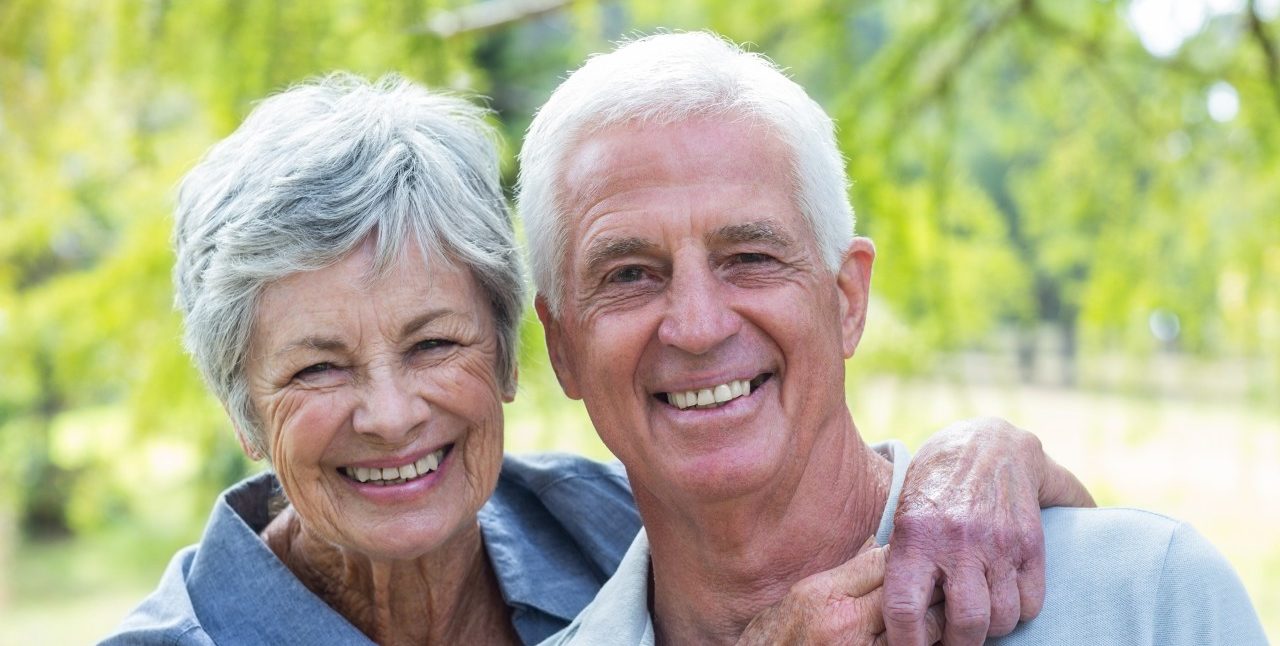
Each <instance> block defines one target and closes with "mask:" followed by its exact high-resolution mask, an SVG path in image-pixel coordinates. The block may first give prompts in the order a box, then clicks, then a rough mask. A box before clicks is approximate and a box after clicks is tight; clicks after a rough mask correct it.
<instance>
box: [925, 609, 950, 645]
mask: <svg viewBox="0 0 1280 646" xmlns="http://www.w3.org/2000/svg"><path fill="white" fill-rule="evenodd" d="M946 626H947V615H946V608H944V607H943V606H942V604H940V603H939V604H934V605H932V606H929V610H928V611H926V612H925V613H924V643H926V644H930V645H932V644H936V643H938V642H940V641H942V634H943V633H944V632H945V629H946Z"/></svg>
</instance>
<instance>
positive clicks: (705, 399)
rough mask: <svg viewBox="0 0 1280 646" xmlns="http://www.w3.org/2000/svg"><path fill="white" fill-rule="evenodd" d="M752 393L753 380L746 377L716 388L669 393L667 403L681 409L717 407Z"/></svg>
mask: <svg viewBox="0 0 1280 646" xmlns="http://www.w3.org/2000/svg"><path fill="white" fill-rule="evenodd" d="M750 394H751V382H750V381H749V380H746V379H738V380H735V381H730V382H729V383H727V384H720V385H719V386H715V387H714V388H703V389H701V390H689V391H686V392H679V393H677V392H672V393H667V403H668V404H671V405H672V406H675V407H676V408H679V409H681V410H683V409H686V408H715V407H717V406H722V405H724V403H725V402H729V401H732V400H735V399H737V398H739V397H743V396H746V395H750Z"/></svg>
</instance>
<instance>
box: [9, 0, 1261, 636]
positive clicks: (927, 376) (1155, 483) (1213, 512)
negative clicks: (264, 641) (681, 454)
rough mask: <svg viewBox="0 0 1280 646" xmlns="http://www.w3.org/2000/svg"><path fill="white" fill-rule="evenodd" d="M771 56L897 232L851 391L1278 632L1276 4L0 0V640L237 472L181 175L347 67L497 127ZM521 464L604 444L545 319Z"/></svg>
mask: <svg viewBox="0 0 1280 646" xmlns="http://www.w3.org/2000/svg"><path fill="white" fill-rule="evenodd" d="M659 27H665V28H669V29H697V28H710V29H713V30H716V31H718V32H720V33H722V34H725V35H727V36H728V37H730V38H732V39H734V40H737V41H748V42H750V43H752V44H753V45H752V47H753V48H754V49H756V50H757V51H761V52H764V53H766V54H768V55H769V56H770V57H772V58H773V59H774V60H776V61H777V62H778V63H779V64H781V65H783V66H784V67H786V68H788V69H789V70H790V73H791V74H792V75H793V76H794V77H795V78H796V80H797V81H799V82H800V83H801V84H802V85H803V86H804V87H806V88H807V89H808V90H809V92H810V93H811V94H812V95H813V96H814V97H815V98H816V99H817V100H818V101H819V102H821V103H822V104H823V105H824V106H825V107H826V109H827V110H828V112H830V113H831V115H832V116H833V117H835V118H836V120H837V121H838V122H839V126H840V132H839V137H840V142H841V146H842V148H843V151H844V154H845V156H846V157H847V159H848V166H849V171H850V176H851V177H852V179H853V186H852V188H851V191H852V196H853V202H854V205H855V208H856V210H857V213H858V216H859V217H858V229H859V231H860V232H861V233H863V234H865V235H869V236H871V237H872V238H873V239H874V240H875V241H876V243H877V246H878V249H879V257H878V259H877V263H876V270H875V277H874V281H873V282H874V303H873V309H872V311H871V318H870V322H869V329H868V332H867V334H866V335H865V336H864V341H863V345H862V347H861V348H860V349H859V352H858V355H857V356H856V357H855V358H854V360H853V361H851V362H850V363H849V376H850V379H849V398H850V402H851V404H852V406H853V409H854V415H855V419H856V420H857V421H858V424H859V427H860V429H861V430H862V432H863V433H864V435H866V436H868V437H869V438H870V439H873V440H874V439H882V438H887V437H899V438H903V439H905V440H907V441H908V443H909V444H911V445H913V446H918V445H919V443H920V442H921V441H922V440H923V438H925V437H926V436H927V435H928V434H930V433H931V432H933V431H934V430H936V429H938V428H941V427H942V426H944V425H945V424H946V423H948V422H950V421H953V420H955V419H958V418H961V417H968V416H974V415H980V414H991V415H1000V416H1003V417H1006V418H1008V419H1010V420H1011V421H1013V422H1014V423H1016V424H1019V425H1020V426H1023V427H1024V428H1028V429H1031V430H1033V431H1035V432H1036V433H1038V434H1039V435H1040V436H1041V437H1042V438H1043V440H1044V443H1045V446H1046V447H1047V448H1048V450H1049V452H1050V453H1051V454H1052V455H1053V456H1054V457H1056V458H1057V459H1058V460H1059V461H1060V462H1062V463H1063V464H1065V465H1066V466H1068V467H1069V468H1071V469H1072V470H1074V471H1075V472H1076V473H1077V474H1078V475H1079V476H1080V477H1081V479H1082V480H1083V481H1084V482H1085V483H1086V485H1087V486H1088V487H1089V488H1090V489H1091V490H1092V491H1093V492H1094V494H1095V496H1096V497H1097V498H1098V500H1099V502H1100V503H1102V504H1106V505H1129V506H1140V507H1145V508H1149V509H1153V510H1156V511H1160V512H1163V513H1166V514H1169V515H1173V516H1176V517H1179V518H1181V519H1184V520H1188V521H1190V522H1192V523H1193V524H1195V525H1196V526H1197V527H1198V528H1199V529H1200V530H1201V531H1202V532H1203V533H1204V534H1206V535H1207V536H1208V537H1209V538H1210V539H1211V540H1212V541H1213V542H1214V543H1215V544H1216V545H1218V546H1219V547H1220V549H1221V550H1222V551H1223V552H1224V553H1225V554H1226V555H1227V557H1228V559H1229V560H1230V561H1231V562H1232V563H1233V564H1234V566H1235V567H1236V569H1237V570H1238V571H1239V573H1240V576H1241V577H1242V579H1243V580H1244V581H1245V584H1246V586H1247V587H1248V589H1249V591H1250V594H1251V595H1252V597H1253V601H1254V604H1255V605H1256V606H1257V608H1258V610H1259V612H1260V613H1261V614H1262V617H1263V621H1264V623H1265V625H1266V628H1267V631H1268V633H1269V634H1270V635H1271V636H1272V637H1276V636H1280V504H1278V503H1280V497H1278V496H1277V495H1276V493H1275V492H1277V491H1280V0H1131V1H1128V2H1126V1H1122V0H984V1H982V2H975V1H970V0H913V1H912V2H890V1H880V0H789V1H788V2H784V3H778V2H774V1H773V0H674V1H670V2H660V1H647V2H646V1H640V0H601V1H591V0H572V1H570V0H485V1H482V2H481V1H476V0H410V1H406V2H395V3H389V2H358V1H355V0H280V1H278V2H265V1H263V2H258V1H248V0H237V1H228V0H182V1H181V2H171V1H168V0H150V1H144V0H134V1H127V2H126V1H101V2H99V1H96V0H94V1H88V0H63V1H56V2H50V1H47V0H0V643H14V644H16V643H29V642H39V643H88V642H91V641H93V640H94V639H95V638H97V637H100V636H101V635H102V634H103V633H105V632H106V631H108V630H109V629H110V628H111V627H112V626H113V625H114V624H115V623H116V622H117V621H118V620H119V619H120V618H121V617H122V616H123V615H124V614H125V613H126V612H127V611H128V610H129V609H130V608H131V607H132V606H133V605H135V604H136V603H137V602H138V601H139V600H140V599H141V598H142V597H143V596H144V595H145V594H146V593H147V592H148V590H149V589H150V588H151V587H152V586H153V585H154V584H155V582H156V580H157V579H158V577H159V575H160V572H161V570H162V569H163V567H164V564H165V563H166V561H167V560H168V558H169V557H170V555H171V554H172V553H173V551H174V550H175V549H177V548H178V547H180V546H182V545H185V544H188V543H191V542H194V541H195V540H197V539H198V537H199V533H200V530H201V528H202V526H203V522H204V519H205V517H206V514H207V513H208V510H209V508H210V505H211V504H212V501H213V500H214V497H215V496H216V495H217V493H218V492H219V491H220V490H221V489H222V488H224V487H225V486H227V485H228V484H230V483H232V482H234V481H236V480H237V479H239V478H241V477H243V476H245V475H246V474H248V473H251V472H253V471H255V470H257V469H260V468H261V465H258V464H253V463H250V462H248V461H247V460H246V459H245V458H244V457H243V456H242V454H241V452H240V450H239V448H238V446H237V444H236V442H235V441H234V439H233V436H232V433H231V430H230V427H229V424H228V422H227V420H226V418H225V417H224V415H223V414H222V411H221V408H220V407H219V405H218V404H217V402H216V401H215V400H214V399H213V398H212V397H211V396H209V395H208V394H207V393H206V391H205V389H204V387H203V385H202V384H201V382H200V380H199V377H198V376H197V374H196V372H195V370H194V369H193V368H192V366H191V364H190V362H189V360H188V359H187V357H186V356H185V355H184V354H183V352H182V349H181V347H180V343H179V334H180V333H179V320H178V318H177V316H176V315H175V313H174V312H173V310H172V307H171V302H172V301H171V299H172V296H171V287H170V282H169V268H170V266H171V264H172V255H171V252H170V250H169V247H168V237H169V229H170V226H171V216H170V206H171V202H172V196H173V188H174V186H175V184H176V183H177V181H178V179H179V178H180V177H181V175H182V174H183V173H184V172H185V171H186V170H187V169H188V168H190V167H191V166H192V165H193V164H194V162H195V161H196V160H197V159H198V158H199V156H200V155H201V153H202V152H203V151H204V150H205V149H206V148H207V147H209V146H210V145H211V144H213V143H214V142H215V141H217V140H218V139H220V138H221V137H223V136H225V135H227V134H228V133H229V132H231V131H232V130H233V129H234V128H235V127H236V125H237V124H238V123H239V122H240V120H241V119H242V118H243V117H244V116H245V115H246V114H247V113H248V111H249V110H250V109H251V108H252V107H253V105H254V101H255V100H257V99H260V98H262V97H264V96H265V95H267V94H269V93H271V92H273V91H276V90H279V89H281V88H284V87H286V86H287V85H288V84H290V83H293V82H296V81H299V80H301V79H305V78H307V77H309V76H312V75H316V74H322V73H324V72H326V71H329V70H333V69H345V70H351V71H354V72H357V73H361V74H364V75H367V76H378V75H381V74H383V73H385V72H388V71H397V72H400V73H402V74H404V75H406V76H408V77H410V78H413V79H416V80H418V81H421V82H424V83H427V84H429V85H431V86H435V87H449V88H457V89H460V90H467V91H470V92H474V93H476V94H478V95H481V96H483V97H486V98H485V99H484V100H485V101H486V102H487V103H488V105H490V106H491V107H492V108H493V109H494V111H495V123H496V124H497V125H499V126H500V127H501V129H502V131H503V132H504V133H505V136H506V138H507V150H506V152H505V162H504V174H505V179H506V181H507V183H508V185H510V183H511V181H512V179H513V178H514V176H515V170H516V166H515V161H514V153H515V152H516V150H517V149H518V146H519V142H520V136H521V133H522V132H523V130H524V129H525V127H526V126H527V125H528V122H529V119H530V117H531V114H532V112H533V111H534V110H535V109H536V107H537V106H538V105H539V104H540V103H541V102H542V101H543V100H545V99H546V97H547V96H548V95H549V94H550V92H551V90H552V89H553V88H554V86H555V85H556V83H557V81H558V80H559V79H560V78H562V77H563V75H564V74H565V73H566V71H567V70H570V69H573V68H574V67H576V66H578V65H579V64H580V63H581V61H582V60H583V59H584V57H585V56H586V55H587V54H589V53H591V52H595V51H600V50H604V49H607V48H608V47H609V43H610V42H611V41H613V40H616V39H617V38H619V37H620V36H623V35H626V34H632V33H637V32H649V31H652V30H654V29H656V28H659ZM523 338H524V341H525V343H524V347H523V350H522V354H521V361H522V369H521V372H520V376H521V392H520V395H519V397H518V399H517V401H516V403H515V404H514V405H511V406H510V407H508V409H507V414H508V426H507V429H508V431H507V445H508V448H509V450H514V451H532V450H545V449H557V450H567V451H577V452H582V453H586V454H588V455H591V456H594V457H599V458H607V457H608V453H607V451H606V450H605V449H604V448H603V447H602V446H601V445H600V444H599V442H598V440H596V439H595V436H594V434H593V432H592V431H591V429H590V425H589V423H588V421H587V418H586V415H585V413H584V412H583V411H582V409H581V407H580V406H579V405H578V404H577V403H574V402H569V401H567V400H565V399H564V398H563V396H562V395H561V394H560V393H559V390H558V388H557V386H556V385H555V381H554V378H553V377H552V376H551V374H550V371H549V369H548V368H547V364H546V358H545V352H544V349H543V344H542V339H541V331H540V329H539V328H538V325H537V322H536V320H534V319H533V318H529V319H527V320H526V322H525V326H524V329H523Z"/></svg>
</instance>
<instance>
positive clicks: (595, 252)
mask: <svg viewBox="0 0 1280 646" xmlns="http://www.w3.org/2000/svg"><path fill="white" fill-rule="evenodd" d="M656 246H657V245H655V244H654V243H652V242H650V241H648V240H645V239H644V238H638V237H626V238H600V239H598V240H596V241H594V242H592V243H591V246H589V247H587V253H586V258H587V275H588V276H590V275H593V274H595V273H596V272H598V271H599V269H600V266H601V265H604V264H606V263H608V262H609V261H611V260H614V259H616V258H621V257H623V256H629V255H632V254H635V253H640V252H643V251H648V250H650V249H653V248H654V247H656Z"/></svg>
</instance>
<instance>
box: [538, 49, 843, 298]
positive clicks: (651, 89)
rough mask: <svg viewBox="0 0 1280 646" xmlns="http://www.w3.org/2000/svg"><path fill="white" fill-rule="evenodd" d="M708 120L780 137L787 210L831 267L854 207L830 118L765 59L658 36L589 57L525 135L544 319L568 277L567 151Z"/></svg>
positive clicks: (840, 251) (838, 256)
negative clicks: (599, 138) (757, 127)
mask: <svg viewBox="0 0 1280 646" xmlns="http://www.w3.org/2000/svg"><path fill="white" fill-rule="evenodd" d="M708 117H710V118H722V117H723V118H732V119H734V120H735V121H743V120H745V123H762V124H763V125H764V126H765V127H767V128H768V129H769V130H770V131H771V134H774V135H776V136H777V137H779V138H780V139H781V140H782V142H783V143H784V144H785V145H786V146H787V148H788V149H789V150H790V151H791V159H789V160H787V161H788V162H790V166H791V178H792V181H793V192H794V195H795V201H796V207H797V208H798V209H799V210H800V212H801V213H802V214H803V216H804V218H805V221H806V222H807V223H808V224H809V226H810V227H811V229H812V230H813V234H814V237H815V239H816V241H817V243H818V248H819V249H820V250H821V253H822V258H823V261H824V262H825V263H826V265H827V266H828V267H829V268H830V269H831V270H832V271H835V270H837V269H838V268H839V266H840V262H841V260H842V259H843V256H844V254H845V252H846V251H847V250H848V247H849V244H850V242H851V241H852V239H853V208H852V207H851V206H850V204H849V194H848V178H847V176H846V174H845V168H844V158H843V157H841V155H840V151H839V149H838V148H837V146H836V139H835V126H834V124H833V123H832V121H831V118H830V117H828V116H827V114H826V112H824V111H823V110H822V107H821V106H819V105H818V104H817V103H816V102H815V101H814V100H813V99H811V98H809V95H808V94H806V93H805V91H804V89H803V88H801V87H800V86H799V85H797V84H796V83H795V82H794V81H792V80H791V79H789V78H787V77H786V76H785V75H784V74H783V73H782V71H781V70H780V69H779V68H778V67H777V66H776V65H774V64H773V63H772V62H771V61H769V60H768V59H767V58H765V57H764V56H761V55H759V54H754V53H750V52H747V51H744V50H743V49H742V48H741V47H739V46H738V45H735V44H734V43H732V42H730V41H728V40H725V39H723V38H721V37H719V36H717V35H715V34H711V33H708V32H692V33H676V34H666V33H664V34H657V35H652V36H647V37H644V38H641V39H639V40H634V41H631V42H627V43H624V44H622V45H621V46H619V47H618V48H617V49H615V50H614V51H613V52H610V53H608V54H598V55H595V56H592V57H591V58H590V59H589V60H588V61H587V62H586V64H584V65H583V66H582V67H581V68H579V69H578V70H577V71H575V72H574V73H573V74H571V75H570V76H569V78H567V79H566V80H565V81H564V82H563V83H561V84H560V87H558V88H556V91H555V92H554V93H552V95H551V98H550V99H548V100H547V103H546V104H545V105H543V106H542V108H541V109H540V110H539V111H538V114H537V116H536V117H535V118H534V120H533V123H532V124H530V126H529V132H528V134H527V135H526V136H525V140H524V147H523V149H522V150H521V152H520V181H519V187H518V198H517V203H518V205H519V212H520V216H521V218H522V219H523V221H524V226H525V234H526V236H527V237H528V241H529V249H530V253H529V263H530V265H531V267H532V268H533V278H534V281H535V283H536V285H537V289H538V292H539V294H540V295H541V296H542V297H543V298H545V299H546V300H547V304H548V306H549V307H550V308H551V311H552V313H553V314H559V312H560V306H561V304H562V302H563V298H564V286H563V284H562V280H563V276H564V275H565V272H566V271H567V267H565V266H564V264H565V261H566V250H567V247H568V240H567V235H568V225H569V222H570V221H569V220H568V216H569V215H570V214H567V213H564V212H563V211H564V210H565V196H564V195H562V194H561V190H562V188H563V187H562V185H561V184H562V182H563V180H564V174H565V165H566V163H567V162H568V161H569V158H570V156H571V155H572V154H573V152H574V151H575V149H576V148H577V147H578V146H579V145H581V144H582V143H583V142H584V141H586V139H587V138H589V137H591V136H592V135H594V134H597V133H599V132H601V131H602V130H605V129H607V128H609V127H611V126H616V125H621V124H627V125H635V126H638V127H644V126H662V125H670V124H675V123H680V122H684V121H688V120H690V119H699V118H708ZM745 127H746V126H745V125H744V128H745Z"/></svg>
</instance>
